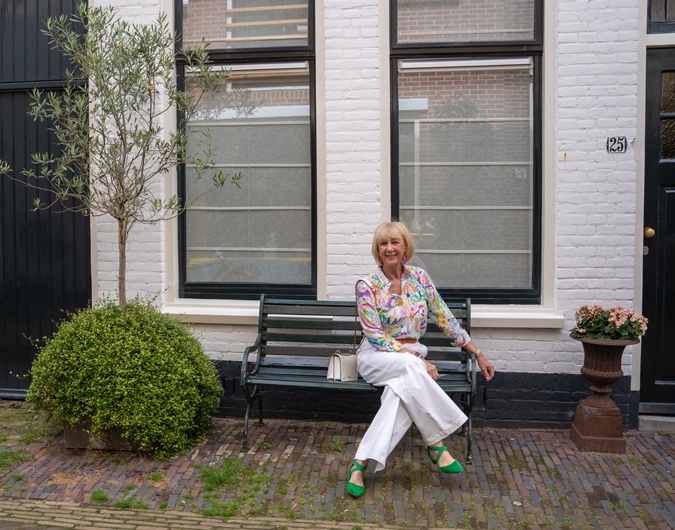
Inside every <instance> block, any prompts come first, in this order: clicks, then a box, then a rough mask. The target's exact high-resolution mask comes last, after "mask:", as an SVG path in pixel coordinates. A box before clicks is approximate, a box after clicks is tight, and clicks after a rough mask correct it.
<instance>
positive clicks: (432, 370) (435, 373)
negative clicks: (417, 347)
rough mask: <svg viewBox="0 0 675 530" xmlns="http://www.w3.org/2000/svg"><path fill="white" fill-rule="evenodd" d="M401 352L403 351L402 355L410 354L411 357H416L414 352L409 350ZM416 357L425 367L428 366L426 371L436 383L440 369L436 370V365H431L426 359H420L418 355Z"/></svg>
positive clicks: (405, 349) (404, 349)
mask: <svg viewBox="0 0 675 530" xmlns="http://www.w3.org/2000/svg"><path fill="white" fill-rule="evenodd" d="M400 351H401V353H409V354H410V355H415V354H414V353H413V352H411V351H410V350H409V349H407V348H403V349H402V350H400ZM415 357H417V358H418V359H420V360H421V361H422V362H423V363H424V365H425V366H426V369H427V373H428V374H429V377H431V378H432V379H433V380H434V381H436V380H437V379H438V368H436V366H435V365H434V364H432V363H430V362H429V361H427V360H426V359H423V358H422V357H419V356H417V355H415Z"/></svg>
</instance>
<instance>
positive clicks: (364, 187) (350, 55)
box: [94, 0, 638, 375]
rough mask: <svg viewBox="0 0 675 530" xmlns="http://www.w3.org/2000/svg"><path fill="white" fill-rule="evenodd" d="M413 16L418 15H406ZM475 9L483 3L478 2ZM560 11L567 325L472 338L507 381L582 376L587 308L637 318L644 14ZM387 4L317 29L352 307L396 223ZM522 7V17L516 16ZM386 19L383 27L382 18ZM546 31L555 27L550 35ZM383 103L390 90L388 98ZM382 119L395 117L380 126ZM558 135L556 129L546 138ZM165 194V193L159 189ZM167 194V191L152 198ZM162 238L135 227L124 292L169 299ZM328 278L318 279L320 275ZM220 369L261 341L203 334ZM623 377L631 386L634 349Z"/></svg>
mask: <svg viewBox="0 0 675 530" xmlns="http://www.w3.org/2000/svg"><path fill="white" fill-rule="evenodd" d="M113 3H115V4H116V5H117V6H118V8H119V9H120V12H121V13H122V14H123V15H124V16H127V15H128V16H129V18H133V20H134V21H140V20H143V19H146V20H151V19H152V18H153V17H154V16H155V14H156V13H157V11H158V10H159V9H161V8H164V9H167V5H170V2H163V3H162V2H159V1H149V0H134V1H130V0H129V1H119V2H113ZM408 3H409V4H410V5H412V4H413V3H414V2H408ZM479 3H480V2H479ZM545 4H546V5H545V9H556V10H557V12H556V13H555V17H554V18H555V24H554V25H553V27H552V28H550V29H552V31H554V32H555V46H553V47H548V48H545V50H544V69H545V70H546V71H547V72H549V71H554V72H555V86H554V87H553V90H552V91H548V92H546V93H545V94H544V120H545V123H546V124H547V127H546V129H545V131H546V134H547V135H554V136H555V141H554V142H550V143H548V144H545V147H546V146H550V149H548V150H546V149H545V151H544V153H543V157H544V159H545V160H554V161H555V163H554V164H553V165H552V166H551V167H552V168H553V170H552V173H549V174H545V175H544V181H545V186H546V188H547V189H550V187H553V188H554V190H555V193H554V195H555V201H554V204H549V203H547V204H545V205H544V209H545V210H546V213H551V211H550V209H553V210H554V220H555V254H554V261H551V263H553V266H554V267H555V271H554V275H553V276H554V282H555V283H554V297H555V300H554V307H555V311H556V312H557V313H558V314H563V315H564V316H565V318H566V325H565V328H564V329H562V330H545V329H544V330H541V329H540V330H534V329H475V331H474V333H473V335H474V338H475V339H476V341H477V342H478V343H479V344H480V345H481V347H482V349H483V350H485V351H486V352H488V355H489V357H490V358H491V359H492V360H493V362H494V364H495V366H496V369H497V370H498V371H500V372H504V373H519V372H522V373H540V374H578V372H579V368H580V366H581V364H582V359H583V353H582V351H581V347H580V345H579V344H578V343H577V342H576V341H573V340H571V339H570V338H569V336H568V334H569V330H570V328H571V327H572V322H573V313H574V310H575V309H576V308H577V307H579V306H580V305H582V304H583V303H601V304H603V305H610V304H612V305H613V304H624V305H627V306H630V307H632V306H633V301H634V297H635V293H634V261H635V252H636V244H635V231H636V169H637V168H636V162H635V157H634V152H633V150H632V148H630V149H629V151H628V152H627V153H625V154H619V155H617V154H608V153H607V152H606V150H605V141H606V138H607V137H608V136H626V137H627V138H628V139H629V142H630V141H631V140H633V139H634V138H635V137H636V134H637V132H636V131H637V71H638V47H637V40H638V7H637V5H636V4H637V3H636V2H634V1H633V0H613V1H611V2H610V1H609V0H591V1H588V0H567V1H564V2H545ZM386 5H387V0H349V1H347V0H338V1H330V2H327V1H321V2H318V3H317V5H316V17H317V19H320V20H321V24H319V27H321V26H323V30H322V32H320V33H319V34H317V42H319V43H320V46H319V50H323V51H321V52H320V54H319V55H317V63H318V64H319V68H318V72H319V73H320V75H323V79H322V80H321V83H320V86H323V87H325V90H323V91H322V92H319V93H318V103H319V108H320V109H321V110H322V112H321V113H319V115H320V119H319V122H318V127H320V128H321V129H322V132H323V137H324V138H325V144H324V145H320V146H318V153H319V156H323V157H324V159H325V172H323V173H321V174H319V175H318V179H319V180H320V181H321V182H323V183H324V185H325V190H326V194H325V196H319V197H318V203H319V204H320V205H322V206H323V209H325V214H326V218H325V220H324V221H323V222H320V223H319V226H320V227H325V242H326V246H325V248H319V253H324V255H325V263H326V270H325V278H324V281H325V285H326V294H327V296H328V298H331V299H343V298H349V297H351V296H352V293H353V285H354V281H355V280H356V279H357V278H358V277H359V276H361V275H363V274H365V273H367V272H369V271H370V270H372V269H373V267H374V264H373V263H372V256H371V254H370V241H371V237H372V230H373V228H374V226H375V225H376V224H377V223H378V222H380V221H381V220H382V218H383V216H384V214H383V212H387V211H388V207H387V205H386V204H385V201H386V200H387V199H383V197H387V196H388V194H387V193H386V192H387V191H388V190H387V189H383V184H382V183H385V184H384V186H388V184H387V183H388V174H384V175H383V171H388V156H389V155H388V151H389V132H388V130H389V124H388V123H384V122H383V117H388V109H389V105H390V102H389V100H388V98H387V99H385V98H384V97H383V90H382V87H387V86H388V84H389V71H388V66H387V65H388V57H386V56H385V57H382V56H381V54H382V53H383V52H382V50H385V53H386V50H387V49H388V27H389V25H388V20H387V19H386V13H388V9H387V8H386ZM519 5H521V4H519ZM383 14H385V15H384V16H383ZM547 29H549V28H547ZM384 92H385V93H386V90H385V91H384ZM384 119H388V118H384ZM551 123H552V125H551ZM157 185H158V187H160V186H162V185H163V184H162V183H158V184H157ZM158 189H160V188H158ZM96 223H97V230H96V232H95V236H94V237H95V238H96V244H97V252H98V254H97V260H98V261H97V263H96V264H95V265H94V267H95V268H96V269H98V292H99V293H100V294H103V293H105V292H110V291H113V290H114V288H115V280H116V270H117V266H116V259H117V258H116V248H115V241H116V239H115V237H116V236H115V226H114V224H113V223H111V222H110V221H109V220H106V219H97V221H96ZM165 229H166V227H165V226H163V225H161V224H159V225H149V226H139V227H137V228H136V229H135V230H134V231H133V232H132V234H131V243H130V248H129V267H128V284H129V288H130V291H131V295H133V294H134V293H136V292H151V293H156V292H164V290H165V289H166V288H167V276H166V270H167V262H168V261H170V260H172V259H173V257H172V256H167V255H166V254H165V252H166V241H165ZM320 274H323V272H321V271H320ZM195 328H196V329H197V330H198V331H199V333H200V334H201V336H202V338H203V342H204V346H205V349H206V351H207V352H208V354H209V355H211V356H212V357H213V358H214V359H220V360H233V361H234V360H237V359H240V356H241V353H242V352H243V349H244V347H245V345H246V344H248V343H251V342H252V340H253V337H254V334H255V330H254V329H253V328H251V327H245V326H231V325H228V326H217V325H209V326H204V325H201V326H200V325H196V326H195ZM623 370H624V372H625V373H626V374H627V375H630V373H631V355H630V349H627V350H626V353H625V354H624V358H623Z"/></svg>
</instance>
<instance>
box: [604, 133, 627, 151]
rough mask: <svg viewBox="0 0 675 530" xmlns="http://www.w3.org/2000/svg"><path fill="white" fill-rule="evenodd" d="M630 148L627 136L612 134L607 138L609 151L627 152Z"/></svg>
mask: <svg viewBox="0 0 675 530" xmlns="http://www.w3.org/2000/svg"><path fill="white" fill-rule="evenodd" d="M626 149H628V140H626V137H625V136H610V137H609V138H607V152H608V153H625V152H626Z"/></svg>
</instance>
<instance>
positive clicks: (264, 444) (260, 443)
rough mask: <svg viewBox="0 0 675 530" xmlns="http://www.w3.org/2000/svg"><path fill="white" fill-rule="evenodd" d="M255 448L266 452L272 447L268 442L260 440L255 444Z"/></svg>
mask: <svg viewBox="0 0 675 530" xmlns="http://www.w3.org/2000/svg"><path fill="white" fill-rule="evenodd" d="M255 447H256V449H257V450H258V451H266V450H267V449H269V448H270V447H271V445H270V443H269V442H268V441H267V440H258V441H257V442H256V443H255Z"/></svg>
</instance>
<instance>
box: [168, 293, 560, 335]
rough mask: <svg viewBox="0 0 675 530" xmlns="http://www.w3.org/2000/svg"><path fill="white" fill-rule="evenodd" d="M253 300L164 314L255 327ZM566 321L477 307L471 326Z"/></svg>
mask: <svg viewBox="0 0 675 530" xmlns="http://www.w3.org/2000/svg"><path fill="white" fill-rule="evenodd" d="M259 305H260V304H259V302H258V301H256V300H250V301H249V300H237V301H233V300H230V301H228V300H192V299H181V300H178V301H176V302H174V303H171V304H167V305H166V306H165V308H164V311H165V312H166V313H168V314H171V315H176V316H178V317H180V318H181V320H182V321H183V322H186V323H189V324H234V325H240V326H257V325H258V311H259ZM564 325H565V319H564V318H563V316H562V315H557V314H556V313H555V312H554V311H553V310H550V309H543V308H539V307H532V306H478V305H474V306H473V307H472V310H471V326H472V328H473V329H477V328H530V329H562V328H563V327H564Z"/></svg>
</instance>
